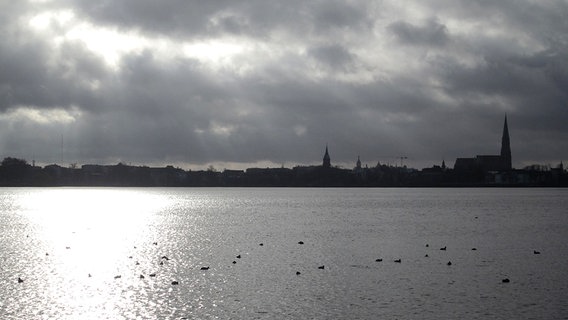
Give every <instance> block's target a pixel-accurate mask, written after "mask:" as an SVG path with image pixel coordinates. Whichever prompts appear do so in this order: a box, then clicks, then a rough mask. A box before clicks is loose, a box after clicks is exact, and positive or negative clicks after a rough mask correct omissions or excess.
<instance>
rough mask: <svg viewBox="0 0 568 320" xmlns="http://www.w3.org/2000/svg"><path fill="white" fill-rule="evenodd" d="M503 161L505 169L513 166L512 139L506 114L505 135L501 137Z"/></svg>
mask: <svg viewBox="0 0 568 320" xmlns="http://www.w3.org/2000/svg"><path fill="white" fill-rule="evenodd" d="M501 161H503V166H504V169H505V170H511V169H512V168H513V165H512V161H511V141H510V140H509V127H508V126H507V116H506V115H505V124H504V125H503V137H502V138H501Z"/></svg>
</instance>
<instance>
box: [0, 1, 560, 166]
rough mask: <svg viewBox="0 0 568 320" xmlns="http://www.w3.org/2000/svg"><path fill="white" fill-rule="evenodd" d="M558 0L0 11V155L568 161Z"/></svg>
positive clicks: (8, 7)
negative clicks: (506, 154) (504, 150)
mask: <svg viewBox="0 0 568 320" xmlns="http://www.w3.org/2000/svg"><path fill="white" fill-rule="evenodd" d="M567 17H568V1H566V0H532V1H530V0H499V1H492V0H451V1H450V0H431V1H422V0H416V1H398V0H382V1H381V0H377V1H371V0H366V1H364V0H341V1H339V0H337V1H336V0H317V1H316V0H314V1H306V0H287V1H281V0H246V1H245V0H243V1H234V0H230V1H229V0H216V1H201V0H163V1H155V0H121V1H110V0H100V1H91V0H61V1H55V0H53V1H49V0H42V1H40V0H35V1H31V0H30V1H25V0H18V1H11V0H0V157H2V158H3V157H7V156H13V157H19V158H24V159H26V160H28V162H31V161H32V160H34V159H35V161H36V163H38V164H41V165H45V164H51V163H57V164H60V165H65V166H67V165H69V164H70V163H77V164H79V165H81V164H87V163H98V164H116V163H118V162H119V161H121V162H124V163H130V164H133V165H141V164H146V165H152V166H163V165H167V164H173V165H176V166H179V167H182V168H184V169H190V168H202V169H204V168H207V167H208V166H209V165H214V166H215V167H216V168H218V169H223V168H247V167H252V166H262V167H265V166H271V167H272V166H281V165H284V166H286V167H292V166H295V165H299V164H302V165H307V164H317V163H321V159H322V157H323V153H324V151H325V146H326V144H327V145H328V146H329V151H330V155H331V160H332V164H337V165H342V166H343V167H346V168H351V167H353V166H354V165H355V161H356V159H357V156H358V155H360V156H361V161H362V162H363V164H364V165H365V164H368V165H369V166H375V165H376V164H377V162H378V161H380V162H381V163H390V164H400V157H403V156H404V157H408V159H405V160H404V164H405V165H409V166H412V167H415V168H423V167H430V166H432V165H434V164H440V163H441V161H442V160H443V159H445V161H446V164H447V165H449V166H453V164H454V161H455V158H456V157H471V156H475V155H478V154H498V153H499V151H500V142H501V133H502V129H503V120H504V118H505V115H507V117H508V122H509V131H510V136H511V149H512V155H513V166H514V167H517V168H522V167H523V166H524V165H527V164H532V163H540V164H551V165H553V166H556V165H557V164H558V163H559V162H560V161H561V160H564V162H566V161H568V141H567V138H568V19H567Z"/></svg>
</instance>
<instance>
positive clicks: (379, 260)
mask: <svg viewBox="0 0 568 320" xmlns="http://www.w3.org/2000/svg"><path fill="white" fill-rule="evenodd" d="M375 261H376V262H381V261H383V259H381V258H379V259H377V260H375Z"/></svg>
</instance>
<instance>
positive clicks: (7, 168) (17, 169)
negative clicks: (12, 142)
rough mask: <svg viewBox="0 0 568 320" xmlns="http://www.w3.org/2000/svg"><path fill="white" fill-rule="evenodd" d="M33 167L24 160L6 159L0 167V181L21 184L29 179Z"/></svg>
mask: <svg viewBox="0 0 568 320" xmlns="http://www.w3.org/2000/svg"><path fill="white" fill-rule="evenodd" d="M31 167H32V166H30V165H29V164H28V162H27V161H26V160H24V159H18V158H12V157H7V158H4V160H2V163H1V165H0V180H2V181H5V182H8V183H9V184H20V183H22V182H23V181H24V180H25V179H26V178H27V176H28V174H29V173H30V171H31Z"/></svg>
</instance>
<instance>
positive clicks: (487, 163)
mask: <svg viewBox="0 0 568 320" xmlns="http://www.w3.org/2000/svg"><path fill="white" fill-rule="evenodd" d="M512 169H513V166H512V160H511V142H510V139H509V127H508V125H507V116H505V124H504V125H503V135H502V137H501V153H500V154H499V155H478V156H475V158H457V159H456V163H455V164H454V170H456V171H461V172H464V171H478V170H481V171H483V172H488V171H510V170H512Z"/></svg>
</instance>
